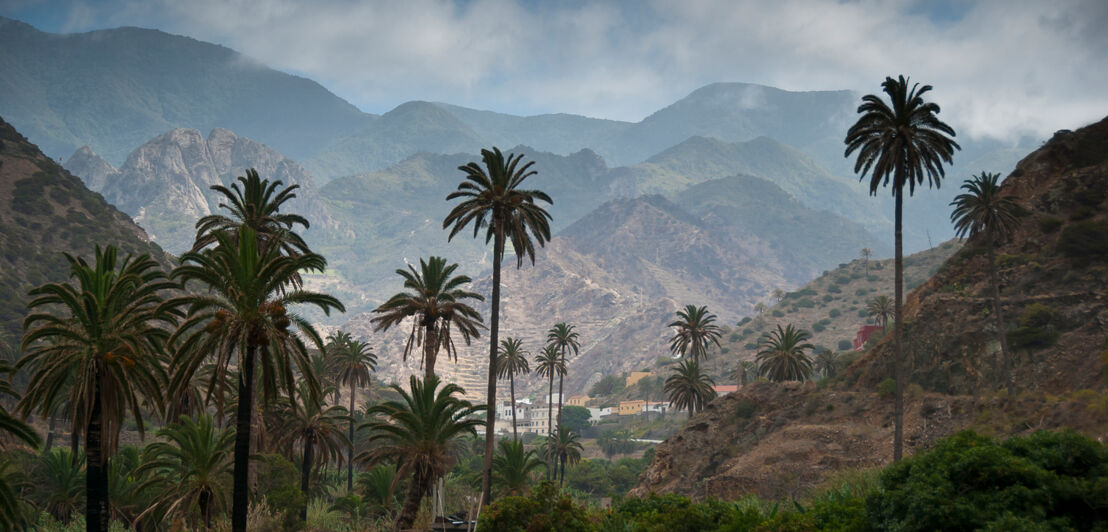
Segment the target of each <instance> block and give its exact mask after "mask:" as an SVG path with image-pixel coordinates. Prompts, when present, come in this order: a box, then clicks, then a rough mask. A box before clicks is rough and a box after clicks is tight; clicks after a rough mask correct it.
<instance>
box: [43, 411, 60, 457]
mask: <svg viewBox="0 0 1108 532" xmlns="http://www.w3.org/2000/svg"><path fill="white" fill-rule="evenodd" d="M57 422H58V418H57V417H56V416H53V415H51V416H50V428H48V429H46V443H44V444H43V445H42V454H44V455H45V454H47V453H49V452H50V448H51V447H53V446H54V426H55V425H56V424H57Z"/></svg>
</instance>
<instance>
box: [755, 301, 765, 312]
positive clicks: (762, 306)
mask: <svg viewBox="0 0 1108 532" xmlns="http://www.w3.org/2000/svg"><path fill="white" fill-rule="evenodd" d="M766 309H767V307H766V304H765V303H763V302H761V301H759V302H757V303H755V304H754V312H756V313H758V314H759V315H761V314H762V313H763V312H765V311H766Z"/></svg>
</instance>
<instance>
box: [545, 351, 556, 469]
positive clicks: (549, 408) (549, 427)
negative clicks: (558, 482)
mask: <svg viewBox="0 0 1108 532" xmlns="http://www.w3.org/2000/svg"><path fill="white" fill-rule="evenodd" d="M548 389H549V390H550V392H548V393H547V395H546V435H547V436H553V435H554V414H553V412H554V368H551V369H550V386H549V388H548ZM554 467H555V468H557V467H558V463H557V459H555V462H554ZM557 476H558V472H557V470H554V471H552V470H550V469H547V470H546V478H547V479H550V480H554V478H555V477H557Z"/></svg>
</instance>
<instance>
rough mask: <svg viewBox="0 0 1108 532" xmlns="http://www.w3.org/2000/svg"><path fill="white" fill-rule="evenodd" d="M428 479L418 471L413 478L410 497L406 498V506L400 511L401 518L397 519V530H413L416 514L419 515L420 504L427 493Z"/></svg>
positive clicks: (409, 492) (409, 488)
mask: <svg viewBox="0 0 1108 532" xmlns="http://www.w3.org/2000/svg"><path fill="white" fill-rule="evenodd" d="M426 484H427V479H425V478H423V475H422V474H420V473H419V472H418V471H417V472H416V474H415V476H414V477H412V484H411V486H409V487H408V495H407V496H406V497H404V506H402V507H401V509H400V516H399V517H397V518H396V530H407V529H409V528H412V523H414V522H415V519H416V514H418V513H419V503H420V502H422V501H423V494H424V493H426V492H427V486H426Z"/></svg>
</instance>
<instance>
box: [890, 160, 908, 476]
mask: <svg viewBox="0 0 1108 532" xmlns="http://www.w3.org/2000/svg"><path fill="white" fill-rule="evenodd" d="M897 182H898V183H901V182H902V180H900V179H897ZM895 196H896V227H895V229H894V231H895V232H896V233H895V239H894V240H895V246H896V255H895V258H894V263H893V264H894V266H893V269H894V270H895V271H896V273H895V277H896V279H895V281H894V283H895V284H896V289H895V292H896V294H895V297H896V300H895V301H893V319H894V320H896V321H895V323H894V328H893V375H894V378H895V379H896V405H895V406H894V413H893V416H894V428H893V462H899V461H900V459H901V458H902V457H903V456H904V351H903V350H902V349H901V347H902V346H901V338H900V336H901V331H902V330H903V329H904V327H903V325H904V316H903V315H901V313H900V311H901V305H902V304H903V303H902V301H903V299H904V248H903V235H902V234H901V222H902V211H903V208H902V207H903V202H904V190H903V188H900V189H897V190H896V192H895ZM887 323H888V319H887V318H886V324H887Z"/></svg>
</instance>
